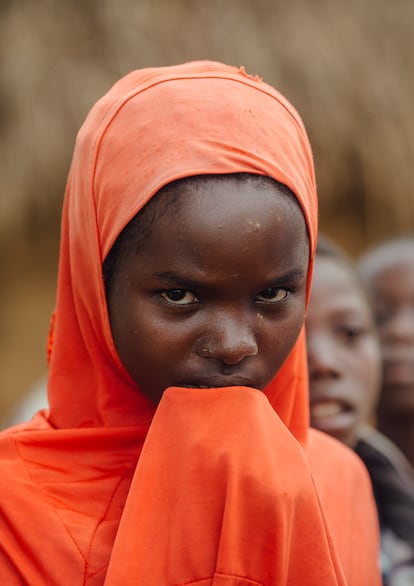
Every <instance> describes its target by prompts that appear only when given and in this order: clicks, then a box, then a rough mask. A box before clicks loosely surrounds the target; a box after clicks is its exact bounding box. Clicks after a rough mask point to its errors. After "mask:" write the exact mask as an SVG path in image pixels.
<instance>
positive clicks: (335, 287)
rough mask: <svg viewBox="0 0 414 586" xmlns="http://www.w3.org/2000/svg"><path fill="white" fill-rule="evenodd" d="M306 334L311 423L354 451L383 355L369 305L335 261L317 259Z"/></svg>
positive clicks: (373, 398) (377, 382)
mask: <svg viewBox="0 0 414 586" xmlns="http://www.w3.org/2000/svg"><path fill="white" fill-rule="evenodd" d="M306 335H307V346H308V362H309V377H310V412H311V424H312V426H313V427H316V428H317V429H320V430H322V431H324V432H326V433H328V434H329V435H332V436H334V437H336V438H337V439H339V440H340V441H342V442H343V443H345V444H347V445H349V446H351V447H352V446H353V445H354V444H355V441H356V431H357V428H358V425H359V424H360V422H361V421H363V420H364V419H367V418H368V417H369V416H370V415H371V413H372V410H373V408H374V404H375V402H376V399H377V395H378V392H379V388H380V377H381V354H380V348H379V342H378V338H377V334H376V332H375V327H374V323H373V317H372V315H371V312H370V310H369V307H368V304H367V301H366V300H365V298H364V296H363V295H362V293H361V292H360V290H359V288H358V286H357V285H356V283H355V281H354V279H353V277H352V275H351V274H350V272H349V269H347V268H346V267H345V266H344V265H342V264H338V262H336V261H335V260H334V259H332V258H324V257H318V256H317V257H316V262H315V271H314V277H313V282H312V289H311V296H310V303H309V308H308V314H307V319H306Z"/></svg>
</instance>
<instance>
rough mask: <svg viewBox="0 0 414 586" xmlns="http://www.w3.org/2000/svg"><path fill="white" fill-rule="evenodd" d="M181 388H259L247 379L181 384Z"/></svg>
mask: <svg viewBox="0 0 414 586" xmlns="http://www.w3.org/2000/svg"><path fill="white" fill-rule="evenodd" d="M179 386H180V387H184V388H187V389H220V388H224V387H252V388H255V389H256V388H258V387H257V386H256V384H255V383H254V382H253V381H250V380H247V379H235V378H232V379H212V380H209V381H199V382H194V383H187V384H180V385H179Z"/></svg>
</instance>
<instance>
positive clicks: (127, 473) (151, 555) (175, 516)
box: [0, 61, 378, 586]
mask: <svg viewBox="0 0 414 586" xmlns="http://www.w3.org/2000/svg"><path fill="white" fill-rule="evenodd" d="M238 172H249V173H258V174H263V175H268V176H270V177H273V178H274V179H276V180H277V181H279V182H281V183H284V184H286V185H287V186H288V187H289V188H290V189H291V190H292V191H293V193H294V194H295V195H296V197H297V199H298V201H299V204H300V206H301V208H302V210H303V214H304V217H305V220H306V223H307V227H308V233H309V239H310V244H311V262H310V268H309V279H308V290H309V283H310V274H311V271H312V263H313V254H314V248H315V242H316V232H317V199H316V187H315V178H314V171H313V163H312V154H311V150H310V147H309V144H308V139H307V136H306V132H305V130H304V127H303V124H302V122H301V120H300V117H299V116H298V114H297V112H296V111H295V110H294V108H293V107H292V106H291V105H290V104H289V103H288V102H287V101H286V100H285V99H284V98H283V97H282V96H281V95H280V94H279V93H278V92H277V91H275V90H274V89H273V88H271V87H270V86H268V85H267V84H265V83H264V82H262V81H261V80H260V79H258V78H256V77H252V76H249V75H248V74H246V72H245V71H244V70H243V69H239V70H238V69H235V68H233V67H229V66H226V65H222V64H220V63H214V62H207V61H206V62H194V63H188V64H184V65H179V66H175V67H165V68H153V69H144V70H141V71H135V72H132V73H130V74H129V75H127V76H126V77H124V78H123V79H121V80H120V81H119V82H118V83H117V84H115V85H114V86H113V88H112V89H111V90H110V91H109V92H108V93H107V94H106V95H105V96H104V97H103V98H102V99H101V100H100V101H99V102H98V103H97V104H96V105H95V106H94V108H93V109H92V110H91V112H90V114H89V115H88V117H87V119H86V121H85V123H84V125H83V127H82V129H81V130H80V132H79V135H78V138H77V143H76V148H75V151H74V156H73V161H72V165H71V169H70V174H69V178H68V183H67V190H66V195H65V203H64V210H63V218H62V237H61V251H60V265H59V281H58V295H57V308H56V319H55V321H54V329H53V345H52V348H51V356H50V371H49V382H48V391H49V401H50V410H49V411H48V412H43V413H40V414H38V415H37V416H36V417H35V418H34V419H33V421H32V422H31V423H28V424H26V425H23V426H20V427H19V428H16V429H14V430H11V431H9V432H6V433H5V434H3V437H2V438H1V443H0V450H1V451H0V456H1V458H2V459H3V460H7V465H5V474H4V475H3V478H2V483H3V482H4V483H7V485H6V484H5V486H10V487H11V488H10V492H11V497H10V502H7V503H6V502H4V503H2V505H1V506H2V513H3V515H2V519H1V520H0V542H1V543H2V546H3V552H2V554H1V556H2V557H1V558H0V577H3V576H4V577H7V580H8V581H6V582H7V584H10V585H14V584H23V583H29V584H71V585H72V584H90V585H98V584H106V585H109V586H113V585H119V586H121V585H126V584H139V585H140V586H179V585H184V584H197V585H198V586H207V585H214V586H224V585H226V586H227V585H228V586H244V585H246V586H247V585H262V586H276V585H277V586H283V585H285V584H286V585H287V584H289V585H298V586H299V585H303V584H306V585H307V586H313V585H314V586H324V585H343V584H346V582H345V578H344V575H343V569H344V571H345V573H346V574H347V576H351V575H352V581H349V580H348V583H349V584H351V583H352V584H354V585H355V586H356V585H357V584H368V583H369V584H370V586H375V585H376V584H377V583H378V582H377V578H378V574H377V571H376V564H375V563H374V562H373V560H372V557H370V556H371V554H372V552H374V555H375V547H376V541H375V540H376V525H375V520H374V518H373V516H372V510H373V509H372V510H371V506H372V502H371V501H370V493H369V488H368V485H367V484H366V478H365V476H364V475H363V473H362V474H361V473H360V471H359V468H358V464H357V463H355V461H354V460H349V458H348V455H347V453H345V451H344V449H342V448H339V447H338V448H337V446H336V445H335V444H331V443H329V441H328V442H327V445H328V447H326V445H325V444H324V447H325V452H326V453H332V454H333V455H336V456H337V460H338V461H339V462H342V464H343V465H344V466H350V469H351V470H354V469H355V470H358V471H359V472H358V473H357V477H358V478H357V480H358V483H359V485H360V487H361V486H362V488H361V494H362V498H361V501H362V503H363V505H364V506H365V507H366V513H364V514H363V518H362V519H361V521H363V522H364V523H362V522H361V526H362V525H363V524H365V525H368V529H366V530H365V534H364V539H365V538H366V536H367V535H369V536H371V537H372V542H373V546H372V547H371V548H369V552H368V554H367V555H368V557H369V559H368V563H367V564H365V565H364V564H362V565H363V567H364V568H365V569H363V570H362V573H359V574H358V571H356V570H355V569H354V570H352V571H353V572H354V573H353V574H352V573H351V571H350V570H349V571H348V566H347V564H348V562H347V561H346V560H345V556H344V557H343V556H342V551H345V549H346V547H347V546H348V542H347V543H346V544H345V546H340V550H341V551H339V554H340V557H341V561H342V565H343V569H341V563H340V562H339V561H338V555H337V551H336V546H335V545H334V543H333V541H335V540H336V537H335V535H336V533H337V532H338V533H340V532H341V530H342V529H344V526H343V525H342V522H343V515H339V516H336V517H335V510H336V506H337V507H345V509H346V510H347V511H348V508H347V506H348V505H346V504H344V503H348V502H349V503H352V502H353V500H352V499H353V497H354V494H353V492H352V490H354V485H353V482H354V481H355V478H356V477H355V475H353V474H349V480H347V483H348V485H349V486H346V487H341V494H340V495H339V494H338V495H337V496H336V495H334V496H329V493H328V491H325V492H324V488H323V486H324V483H323V477H324V467H323V464H321V461H322V460H321V457H320V456H319V458H318V457H316V458H315V461H316V462H317V464H318V465H317V466H315V468H317V469H318V473H317V477H318V479H319V480H318V479H317V484H318V485H320V487H319V488H318V487H317V488H315V486H314V479H313V478H312V474H311V471H310V466H309V462H308V456H307V455H306V454H307V453H308V452H309V454H310V453H312V454H315V453H317V450H314V449H312V450H311V448H310V446H314V445H316V446H318V445H319V444H318V440H314V439H312V441H309V433H308V426H309V424H308V395H307V370H306V357H305V342H304V336H303V332H302V333H301V335H300V336H299V339H298V341H297V343H296V345H295V346H294V348H293V350H292V352H291V354H290V356H289V357H288V359H287V360H286V362H285V363H284V365H283V366H282V368H281V369H280V371H279V372H278V374H277V375H276V376H275V378H274V380H273V381H272V382H271V383H270V385H269V386H268V388H267V389H266V390H265V393H261V392H259V391H256V390H254V389H247V388H232V389H215V390H214V389H212V390H209V392H206V393H204V392H203V393H200V392H199V391H197V390H191V389H185V390H184V389H178V388H175V389H174V388H171V389H168V390H167V391H166V392H165V393H164V396H163V398H162V400H161V402H160V404H159V406H158V408H157V409H156V410H155V407H154V406H153V405H152V404H151V403H150V402H149V400H148V399H146V398H145V397H144V396H143V395H142V393H140V391H139V389H138V388H137V386H136V384H135V383H134V382H133V381H132V379H131V378H130V377H129V375H128V374H127V373H126V371H125V369H124V368H123V366H122V364H121V363H120V360H119V358H118V356H117V353H116V350H115V348H114V344H113V341H112V336H111V329H110V324H109V319H108V312H107V306H106V300H105V291H104V284H103V279H102V263H103V260H104V259H105V257H106V255H107V254H108V252H109V250H110V249H111V247H112V245H113V244H114V242H115V240H116V238H117V236H118V235H119V233H120V232H121V230H122V229H123V228H124V226H125V225H126V224H127V223H128V222H129V221H130V220H131V219H132V218H133V217H134V216H135V215H136V214H137V212H139V210H140V209H141V208H142V207H143V206H144V205H145V203H146V202H147V201H148V200H149V199H150V198H151V197H152V196H153V195H154V194H156V193H157V192H158V191H159V189H160V188H161V187H163V186H165V185H166V184H168V183H170V182H171V181H174V180H176V179H179V178H183V177H188V176H194V175H200V174H225V173H238ZM312 437H313V436H312ZM332 446H333V447H332ZM309 457H310V456H309ZM312 457H313V456H312ZM328 459H329V458H328ZM331 460H332V461H334V460H335V458H331ZM348 460H349V461H350V462H351V464H349V462H348ZM327 476H328V474H327ZM321 479H322V480H321ZM361 479H362V480H361ZM364 483H365V484H364ZM325 486H326V485H325ZM2 490H3V489H2ZM351 493H352V498H350V497H349V495H350V494H351ZM2 494H3V495H4V494H5V493H4V490H3V492H2ZM321 495H323V498H322V501H324V499H327V500H329V499H331V504H330V506H328V507H327V509H329V511H330V512H328V520H327V518H326V513H325V510H324V509H325V503H324V502H322V503H321ZM2 500H3V501H4V497H3V499H2ZM334 505H335V506H334ZM352 507H353V505H352V504H350V505H349V508H350V513H351V514H352V510H351V509H352ZM358 510H360V509H358ZM338 518H340V519H341V523H335V519H338ZM28 523H29V526H30V530H29V529H28V527H27V525H28ZM329 523H331V528H329V526H328V525H329ZM345 530H346V528H345ZM332 534H333V538H334V539H333V540H332ZM352 539H353V542H354V547H356V548H358V539H359V536H357V535H353V536H352ZM363 541H364V540H363ZM366 541H367V540H366V539H365V541H364V546H365V545H366ZM348 565H349V564H348ZM108 566H109V569H108ZM366 568H369V570H367V569H366ZM355 572H357V573H355ZM366 578H368V581H365V582H364V580H365V579H366ZM358 580H362V581H358Z"/></svg>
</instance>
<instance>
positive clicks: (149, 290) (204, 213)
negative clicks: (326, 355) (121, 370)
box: [108, 176, 309, 404]
mask: <svg viewBox="0 0 414 586" xmlns="http://www.w3.org/2000/svg"><path fill="white" fill-rule="evenodd" d="M176 189H179V190H182V193H181V192H180V194H179V196H178V198H176V204H175V205H173V206H168V207H167V208H166V209H165V210H164V212H163V213H162V214H160V216H159V217H158V218H157V220H156V222H155V223H154V224H153V225H152V227H151V231H150V234H149V236H148V238H147V239H146V240H145V242H144V245H143V246H142V247H140V250H139V251H138V252H134V253H130V254H126V255H123V257H122V258H121V260H120V263H119V265H118V267H117V269H116V272H115V274H114V278H113V282H112V285H111V287H110V291H109V293H108V307H109V315H110V321H111V327H112V334H113V339H114V343H115V347H116V349H117V352H118V354H119V357H120V359H121V361H122V363H123V365H124V367H125V369H126V370H127V371H128V373H129V374H130V376H131V377H132V378H133V379H134V381H135V382H136V384H137V385H138V387H139V388H140V389H141V391H142V392H143V393H144V394H145V395H146V396H147V397H149V398H150V399H151V400H152V401H153V402H154V403H155V404H157V403H158V402H159V400H160V399H161V396H162V394H163V392H164V390H165V389H166V388H167V387H170V386H179V387H191V388H203V389H204V388H209V387H227V386H235V385H237V386H248V387H254V388H257V389H261V390H263V389H264V388H265V387H266V385H267V384H268V383H269V382H270V381H271V379H272V378H273V377H274V375H275V373H276V372H277V371H278V369H279V368H280V367H281V365H282V363H283V362H284V360H285V359H286V358H287V356H288V354H289V352H290V351H291V349H292V347H293V345H294V343H295V341H296V339H297V336H298V334H299V331H300V329H301V326H302V324H303V319H304V308H305V295H306V280H307V271H308V258H309V248H308V237H307V232H306V226H305V221H304V218H303V215H302V212H301V210H300V208H299V206H298V204H297V203H296V202H295V201H292V199H290V198H289V197H288V196H287V195H286V194H284V193H282V192H281V191H279V189H278V188H277V186H276V185H273V184H272V183H270V182H264V181H262V180H260V181H242V182H240V181H235V180H234V178H228V177H225V176H223V177H217V178H210V179H209V180H208V181H200V182H199V183H196V184H195V185H192V186H186V187H185V188H183V187H182V186H178V187H176Z"/></svg>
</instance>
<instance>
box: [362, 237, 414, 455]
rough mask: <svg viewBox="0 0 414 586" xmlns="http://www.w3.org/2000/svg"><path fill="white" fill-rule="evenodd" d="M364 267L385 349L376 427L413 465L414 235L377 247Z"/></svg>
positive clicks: (364, 262)
mask: <svg viewBox="0 0 414 586" xmlns="http://www.w3.org/2000/svg"><path fill="white" fill-rule="evenodd" d="M360 270H361V274H362V277H363V279H364V281H365V283H366V284H367V286H368V288H369V290H370V291H371V293H372V299H373V308H374V313H375V318H376V322H377V326H378V332H379V335H380V340H381V346H382V352H383V366H384V381H383V386H382V392H381V397H380V402H379V406H378V426H379V428H380V429H381V431H382V432H383V433H385V434H386V435H387V436H389V437H390V438H391V439H392V440H393V441H394V442H395V443H396V444H397V446H398V447H399V448H400V449H401V450H402V451H403V452H404V453H405V455H406V456H407V458H408V459H409V460H410V462H411V464H412V465H414V239H413V238H411V239H410V238H407V239H403V238H402V239H401V240H396V241H395V242H390V243H389V244H386V245H384V246H382V247H379V248H378V249H377V250H376V251H374V252H373V253H370V254H368V255H367V257H366V258H365V259H363V262H362V265H361V268H360Z"/></svg>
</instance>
